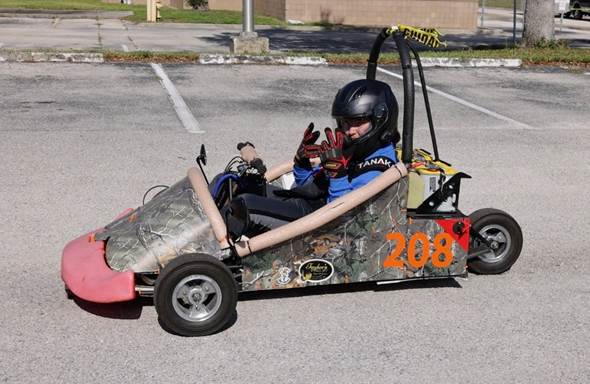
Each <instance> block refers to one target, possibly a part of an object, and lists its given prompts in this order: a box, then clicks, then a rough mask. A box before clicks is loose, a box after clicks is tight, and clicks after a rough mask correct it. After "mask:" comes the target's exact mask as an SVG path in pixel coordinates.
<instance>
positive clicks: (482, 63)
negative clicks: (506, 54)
mask: <svg viewBox="0 0 590 384" xmlns="http://www.w3.org/2000/svg"><path fill="white" fill-rule="evenodd" d="M420 61H421V62H422V66H423V67H446V68H497V67H505V68H519V67H521V66H522V60H521V59H459V58H445V57H424V58H421V59H420ZM412 63H414V64H415V63H416V62H415V61H413V60H412Z"/></svg>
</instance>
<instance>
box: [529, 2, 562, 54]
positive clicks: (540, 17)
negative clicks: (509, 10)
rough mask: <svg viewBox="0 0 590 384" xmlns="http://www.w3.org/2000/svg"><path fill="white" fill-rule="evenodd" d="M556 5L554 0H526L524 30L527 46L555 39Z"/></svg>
mask: <svg viewBox="0 0 590 384" xmlns="http://www.w3.org/2000/svg"><path fill="white" fill-rule="evenodd" d="M554 7H555V6H554V0H526V3H525V6H524V30H523V32H522V42H523V44H524V46H525V47H534V46H537V45H539V44H543V43H546V42H549V41H553V40H554V38H555V35H554V33H553V28H554V27H553V15H554V13H555V10H554Z"/></svg>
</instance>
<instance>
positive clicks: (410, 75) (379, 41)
mask: <svg viewBox="0 0 590 384" xmlns="http://www.w3.org/2000/svg"><path fill="white" fill-rule="evenodd" d="M389 36H392V38H393V40H394V41H395V45H396V47H397V51H398V52H399V56H400V63H401V67H402V77H403V85H404V120H403V132H402V162H403V163H404V164H410V163H411V162H412V152H413V149H414V143H413V140H414V94H415V89H414V71H413V70H412V58H411V56H410V51H411V52H412V54H413V56H414V59H415V60H416V64H417V67H418V74H419V75H420V83H421V85H422V93H423V95H424V105H425V107H426V115H427V117H428V126H429V128H430V137H431V139H432V148H433V151H434V160H435V161H438V160H440V158H439V156H438V146H437V142H436V134H435V132H434V124H433V122H432V112H431V110H430V101H429V100H428V90H427V88H426V81H425V79H424V71H423V69H422V62H421V61H420V57H419V56H418V52H416V50H415V49H414V48H413V47H412V46H411V45H410V43H409V42H408V40H406V38H405V36H404V33H403V32H401V31H399V30H397V31H393V32H391V29H389V28H383V29H382V30H381V32H380V33H379V35H377V38H376V39H375V42H374V43H373V47H372V48H371V52H370V54H369V60H368V63H367V80H375V75H376V72H377V62H378V61H379V54H380V53H381V47H382V46H383V42H385V40H386V39H387V38H388V37H389Z"/></svg>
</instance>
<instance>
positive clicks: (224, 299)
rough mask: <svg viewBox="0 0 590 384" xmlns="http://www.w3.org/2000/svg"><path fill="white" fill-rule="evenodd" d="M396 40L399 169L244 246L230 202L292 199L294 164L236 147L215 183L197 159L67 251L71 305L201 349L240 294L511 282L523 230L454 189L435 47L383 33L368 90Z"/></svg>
mask: <svg viewBox="0 0 590 384" xmlns="http://www.w3.org/2000/svg"><path fill="white" fill-rule="evenodd" d="M390 36H391V37H393V39H394V40H395V43H396V46H397V49H398V51H399V54H400V60H401V67H402V72H403V86H404V115H403V132H402V142H401V147H400V148H398V149H397V150H398V158H400V159H401V161H399V162H398V163H396V164H394V165H393V166H391V167H390V168H389V169H388V170H386V171H384V172H383V173H382V174H381V175H380V176H378V177H377V178H375V179H374V180H372V181H371V182H370V183H369V184H367V185H366V186H364V187H362V188H360V189H357V190H354V191H352V192H350V193H348V194H346V195H344V196H342V197H340V198H338V199H336V200H334V201H331V202H330V203H327V204H325V205H323V206H321V207H320V208H318V209H317V210H315V211H313V212H312V213H310V214H308V215H307V216H305V217H303V218H300V219H297V220H295V221H292V222H289V223H287V224H285V225H283V226H280V227H278V228H275V229H272V230H269V231H266V232H262V233H257V234H255V235H251V234H250V236H249V237H248V236H246V235H245V234H244V233H243V231H240V230H237V231H236V230H233V231H231V233H230V231H228V226H227V225H226V220H227V214H228V212H230V213H231V214H232V217H233V219H234V220H237V222H238V224H241V225H242V228H247V227H248V222H249V218H250V217H251V215H253V214H255V213H256V212H252V211H251V210H250V211H249V207H248V206H245V205H243V204H239V203H236V201H238V199H235V198H234V197H235V196H236V195H239V194H240V193H243V192H249V193H259V194H264V193H266V192H265V191H267V189H268V188H269V187H273V188H282V189H286V190H289V189H290V188H291V187H292V186H293V176H292V167H293V163H292V162H286V163H284V164H280V165H278V166H274V167H271V168H270V169H268V170H266V167H265V166H264V164H262V161H261V160H260V159H259V158H258V155H257V154H256V151H255V149H254V147H253V146H252V145H244V146H242V147H241V149H240V156H237V157H236V158H234V159H232V160H231V161H230V162H229V164H228V166H227V167H226V168H225V170H224V172H222V173H221V174H219V175H218V176H217V177H216V178H215V179H214V180H212V181H211V183H209V181H208V179H207V177H206V175H205V172H204V171H203V165H206V151H205V148H204V146H202V147H201V153H200V154H199V156H198V157H197V164H198V167H194V168H191V169H190V170H189V171H188V175H187V177H185V178H184V179H182V180H180V181H179V182H177V183H176V184H174V185H172V186H170V187H168V188H166V189H164V190H161V191H160V192H159V193H157V194H155V196H154V197H153V198H152V199H151V200H149V201H148V202H146V203H145V204H144V205H142V206H140V207H139V208H136V209H129V210H127V211H125V212H123V213H121V214H120V215H119V216H118V217H117V218H116V219H115V220H114V221H113V222H112V223H110V224H108V225H106V226H105V227H104V228H100V229H97V230H94V231H91V232H90V233H87V234H85V235H83V236H81V237H79V238H77V239H75V240H73V241H71V242H70V243H69V244H67V245H66V247H65V249H64V251H63V256H62V266H61V267H62V268H61V274H62V279H63V281H64V282H65V286H66V290H67V291H68V293H69V294H70V295H75V296H77V297H79V298H81V299H84V300H88V301H92V302H97V303H111V302H119V301H127V300H133V299H135V298H137V297H138V296H152V297H153V299H154V304H155V308H156V311H157V313H158V316H159V320H160V323H161V325H162V326H163V327H164V328H165V329H166V330H168V331H170V332H173V333H176V334H180V335H186V336H195V335H207V334H212V333H215V332H218V331H219V330H221V329H222V328H223V327H224V326H225V325H226V324H227V323H228V321H229V319H231V318H232V316H233V314H234V312H235V308H236V302H237V296H238V292H240V291H262V290H273V289H290V288H302V287H308V286H317V285H329V284H346V283H355V282H375V283H377V284H383V283H388V282H393V281H400V280H409V279H430V278H452V277H456V276H465V275H466V274H467V271H468V270H469V271H473V272H475V273H480V274H496V273H502V272H504V271H506V270H508V269H509V268H510V267H511V266H512V265H513V264H514V262H515V261H516V260H517V258H518V256H519V254H520V251H521V247H522V241H523V240H522V232H521V229H520V227H519V225H518V223H517V222H516V221H515V220H514V219H513V218H512V217H511V216H510V215H508V214H507V213H505V212H503V211H500V210H496V209H491V208H488V209H481V210H478V211H476V212H474V213H472V214H471V215H469V216H466V215H464V214H463V213H462V212H461V211H460V210H459V192H460V182H461V179H464V178H469V176H468V175H466V174H465V173H463V172H458V171H457V170H455V169H454V168H453V167H452V166H451V165H450V164H448V163H446V162H444V161H443V160H441V159H440V158H439V155H438V148H437V144H436V137H435V134H434V128H433V125H432V118H431V113H430V105H429V101H428V97H427V93H426V92H427V91H426V90H427V88H426V86H425V81H424V74H423V71H422V66H421V63H420V58H419V55H418V53H417V52H416V50H415V49H414V47H412V45H411V44H410V41H411V40H417V41H419V42H422V43H427V44H430V45H434V44H433V42H434V43H436V42H437V41H438V36H439V35H438V33H437V32H436V31H434V30H430V29H417V28H412V27H406V26H398V27H392V28H387V29H383V30H382V31H381V33H380V34H379V35H378V37H377V39H376V40H375V43H374V45H373V48H372V50H371V52H370V55H369V64H368V68H367V78H368V79H375V72H376V68H377V61H378V58H379V53H380V51H381V46H382V44H383V42H384V41H385V39H386V38H388V37H390ZM410 52H411V53H412V55H410ZM412 56H413V58H414V60H415V61H416V64H417V67H418V71H419V74H420V80H421V83H422V89H423V92H424V101H425V106H426V111H427V115H428V121H429V126H430V133H431V138H432V145H433V153H432V154H431V153H430V152H427V151H426V150H423V149H415V148H413V130H414V123H413V117H414V75H413V70H412V61H411V58H412ZM146 194H147V193H146ZM145 197H146V196H145V195H144V200H145Z"/></svg>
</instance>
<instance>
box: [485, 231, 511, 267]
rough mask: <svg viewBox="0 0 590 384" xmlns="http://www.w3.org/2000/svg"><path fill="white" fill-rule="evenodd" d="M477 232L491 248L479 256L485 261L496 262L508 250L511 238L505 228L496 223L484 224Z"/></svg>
mask: <svg viewBox="0 0 590 384" xmlns="http://www.w3.org/2000/svg"><path fill="white" fill-rule="evenodd" d="M479 234H480V235H481V237H483V238H484V239H485V240H486V241H487V243H488V244H489V246H490V248H491V251H490V252H487V253H485V254H483V255H482V256H481V258H482V259H484V260H485V261H490V262H497V261H499V260H501V259H502V258H504V257H505V256H506V254H507V253H508V251H509V250H510V245H511V244H512V238H511V237H510V233H509V232H508V230H507V229H506V228H504V227H502V226H500V225H497V224H491V225H486V226H485V227H483V228H482V229H481V230H480V231H479Z"/></svg>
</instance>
